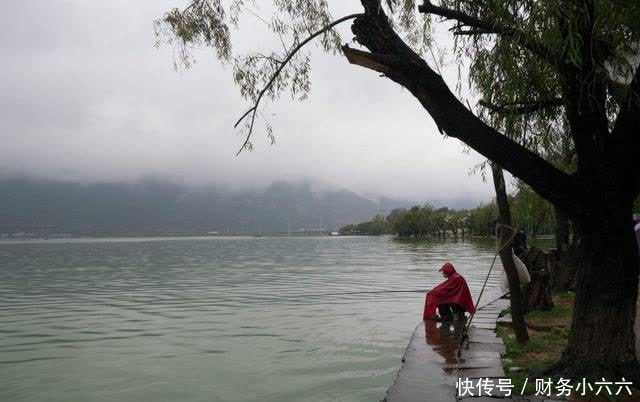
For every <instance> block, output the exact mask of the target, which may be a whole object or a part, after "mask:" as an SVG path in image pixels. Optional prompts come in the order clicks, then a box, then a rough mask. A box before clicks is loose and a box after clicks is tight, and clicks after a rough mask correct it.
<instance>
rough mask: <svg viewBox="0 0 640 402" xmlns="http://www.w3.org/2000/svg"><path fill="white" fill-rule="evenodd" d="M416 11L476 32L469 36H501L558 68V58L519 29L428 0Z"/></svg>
mask: <svg viewBox="0 0 640 402" xmlns="http://www.w3.org/2000/svg"><path fill="white" fill-rule="evenodd" d="M418 10H419V11H420V12H421V13H425V14H433V15H438V16H440V17H444V18H447V19H451V20H456V21H459V22H460V23H461V24H462V25H464V26H468V27H471V28H475V29H476V30H480V31H479V32H477V31H474V32H472V31H469V33H468V34H469V35H473V34H479V33H484V34H488V33H494V34H498V35H501V36H503V37H505V38H510V39H512V40H513V41H515V42H516V43H518V44H520V45H521V46H522V47H524V48H525V49H528V50H529V51H531V52H532V53H534V54H535V55H537V56H538V57H540V58H541V59H543V60H545V61H546V62H547V63H549V64H550V65H552V66H558V60H559V59H558V57H557V56H556V55H555V54H554V52H552V51H551V49H549V48H548V47H547V46H545V45H544V44H542V43H540V42H538V41H537V40H535V39H534V38H532V37H531V36H529V35H527V34H526V33H525V32H523V31H522V30H521V29H518V28H515V27H511V26H508V25H505V24H503V23H501V22H498V21H489V20H483V19H480V18H476V17H473V16H471V15H469V14H466V13H464V12H462V11H459V10H453V9H450V8H445V7H440V6H436V5H434V4H432V3H431V1H430V0H424V4H422V5H421V6H418ZM458 32H461V33H458V34H462V35H464V34H467V31H458Z"/></svg>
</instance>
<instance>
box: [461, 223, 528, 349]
mask: <svg viewBox="0 0 640 402" xmlns="http://www.w3.org/2000/svg"><path fill="white" fill-rule="evenodd" d="M498 227H505V228H509V229H511V230H512V232H513V233H512V234H511V237H510V238H509V239H508V240H507V241H506V242H505V243H504V244H503V245H502V246H500V247H498V245H497V243H498ZM495 233H496V249H497V251H496V254H495V255H494V256H493V261H492V262H491V267H489V272H487V277H486V278H485V279H484V283H483V284H482V289H480V294H479V295H478V300H477V301H476V305H475V307H476V308H475V311H474V312H473V314H471V315H470V316H469V320H468V321H467V322H466V324H465V325H464V327H463V328H462V335H460V343H459V345H458V358H460V357H461V356H462V347H463V346H464V342H465V341H466V340H468V339H469V328H470V327H471V322H472V321H473V317H474V316H475V315H476V311H478V306H479V305H480V299H481V298H482V294H483V293H484V289H485V288H486V287H487V282H488V281H489V276H491V271H492V270H493V267H494V265H495V263H496V260H497V259H498V255H500V253H501V252H502V251H503V250H504V249H505V248H507V246H509V245H511V243H512V242H513V239H515V237H516V234H517V233H518V231H517V229H516V228H514V227H512V226H509V225H503V224H500V223H499V224H497V225H496V228H495Z"/></svg>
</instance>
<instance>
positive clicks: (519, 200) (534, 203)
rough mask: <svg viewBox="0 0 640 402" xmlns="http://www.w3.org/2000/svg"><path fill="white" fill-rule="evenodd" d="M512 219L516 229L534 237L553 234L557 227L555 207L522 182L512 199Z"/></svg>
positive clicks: (518, 184)
mask: <svg viewBox="0 0 640 402" xmlns="http://www.w3.org/2000/svg"><path fill="white" fill-rule="evenodd" d="M511 219H512V223H513V225H514V227H517V228H519V229H524V230H525V231H526V232H527V233H531V234H534V235H535V234H550V233H553V230H554V228H555V225H556V221H555V212H554V210H553V206H552V205H551V204H550V203H549V202H548V201H546V200H544V199H543V198H542V197H540V196H539V195H538V194H537V193H536V192H535V191H533V190H532V189H531V187H529V186H527V185H526V184H524V183H522V182H518V183H517V193H516V195H515V196H514V197H513V199H512V203H511Z"/></svg>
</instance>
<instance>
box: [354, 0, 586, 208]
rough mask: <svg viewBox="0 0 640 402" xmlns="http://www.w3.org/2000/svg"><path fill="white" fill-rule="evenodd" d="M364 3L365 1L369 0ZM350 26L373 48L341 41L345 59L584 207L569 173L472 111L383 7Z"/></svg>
mask: <svg viewBox="0 0 640 402" xmlns="http://www.w3.org/2000/svg"><path fill="white" fill-rule="evenodd" d="M362 2H363V4H364V3H367V5H369V3H371V2H372V0H362ZM351 30H352V31H353V33H354V34H355V36H356V40H357V41H358V42H359V43H361V44H362V45H363V46H365V47H367V48H368V49H369V50H370V51H371V52H365V51H361V50H356V49H351V48H349V47H348V46H343V48H342V50H343V52H344V54H345V56H346V57H347V60H349V61H350V62H352V63H354V64H356V65H359V66H363V67H366V68H370V69H373V70H375V71H378V72H383V73H384V74H385V76H387V77H388V78H390V79H391V80H393V81H395V82H397V83H398V84H400V85H402V86H403V87H405V88H407V89H408V90H409V91H410V92H411V93H412V94H413V95H414V96H415V97H416V98H417V99H418V100H419V101H420V103H421V104H422V106H423V107H424V108H425V109H426V110H427V111H428V112H429V114H430V115H431V117H432V118H433V120H434V121H435V123H436V124H437V126H438V128H439V129H440V131H441V132H445V133H446V134H447V135H449V136H450V137H454V138H458V139H460V140H461V141H463V142H464V143H466V144H467V145H468V146H470V147H471V148H473V149H474V150H476V151H477V152H479V153H480V154H482V155H484V156H485V157H487V158H489V159H491V160H492V161H494V162H496V163H497V164H498V165H500V166H501V167H503V168H504V169H506V170H508V171H509V172H511V173H512V174H513V175H514V176H516V177H518V178H520V179H521V180H523V181H524V182H526V183H527V184H529V185H530V186H531V187H532V188H533V189H534V190H535V191H536V192H537V193H538V194H540V195H541V196H542V197H544V198H545V199H547V200H549V201H550V202H551V203H553V204H555V205H558V206H560V207H561V208H563V209H565V210H566V211H568V213H571V214H572V215H573V214H574V213H578V211H579V210H580V209H581V208H582V203H581V200H582V199H583V198H582V196H584V193H583V188H582V187H581V186H579V185H578V183H577V182H576V180H574V178H573V177H571V176H569V175H567V174H566V173H564V172H562V171H560V170H558V169H557V168H556V167H554V166H553V165H552V164H550V163H549V162H547V161H546V160H544V159H543V158H541V157H540V156H539V155H537V154H535V153H534V152H532V151H530V150H528V149H526V148H525V147H523V146H521V145H519V144H518V143H516V142H515V141H513V140H511V139H509V138H508V137H506V136H505V135H503V134H501V133H499V132H498V131H496V130H495V129H494V128H492V127H489V126H488V125H487V124H485V123H484V122H483V121H482V120H480V119H479V118H478V117H477V116H475V115H474V114H473V113H472V112H471V111H470V110H469V109H467V108H466V107H465V106H464V105H463V104H462V103H461V102H460V101H459V100H458V99H457V98H456V97H455V95H454V94H453V93H452V92H451V90H450V89H449V88H448V87H447V85H446V83H445V82H444V80H443V79H442V77H441V76H440V75H438V74H437V73H436V72H435V71H434V70H433V69H431V68H430V67H429V66H428V65H427V63H426V62H425V61H424V60H423V59H421V58H420V56H418V55H417V54H416V53H415V52H414V51H413V50H412V49H411V48H410V47H409V46H407V45H406V43H404V42H403V41H402V39H400V37H399V36H398V35H397V34H396V33H395V32H394V31H393V29H392V28H391V26H390V25H389V22H388V19H387V17H386V16H385V15H384V13H383V12H382V10H381V9H377V10H375V12H368V13H367V14H366V15H365V16H362V17H358V18H356V19H355V21H354V22H353V25H352V27H351ZM380 66H382V67H380Z"/></svg>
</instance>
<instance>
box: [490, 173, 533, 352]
mask: <svg viewBox="0 0 640 402" xmlns="http://www.w3.org/2000/svg"><path fill="white" fill-rule="evenodd" d="M491 171H492V173H493V186H494V188H495V190H496V204H497V205H498V215H499V221H500V223H501V224H502V226H500V227H499V229H498V234H497V235H498V236H499V238H500V247H501V250H500V260H501V261H502V265H503V266H504V270H505V272H506V274H507V280H508V282H509V301H510V304H511V322H512V325H513V331H514V332H515V334H516V340H517V341H518V342H519V343H525V342H527V341H528V340H529V333H528V332H527V324H526V322H525V321H524V301H523V298H522V291H521V289H520V278H519V277H518V270H517V269H516V264H515V262H514V261H513V251H512V250H513V248H512V247H511V244H508V243H509V242H511V241H512V240H513V239H514V235H515V233H513V229H511V230H510V229H508V226H511V212H510V210H509V200H508V199H507V191H506V186H505V183H504V175H503V174H502V169H500V167H498V166H497V165H496V164H492V166H491ZM507 244H508V245H507ZM505 246H506V247H505Z"/></svg>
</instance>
